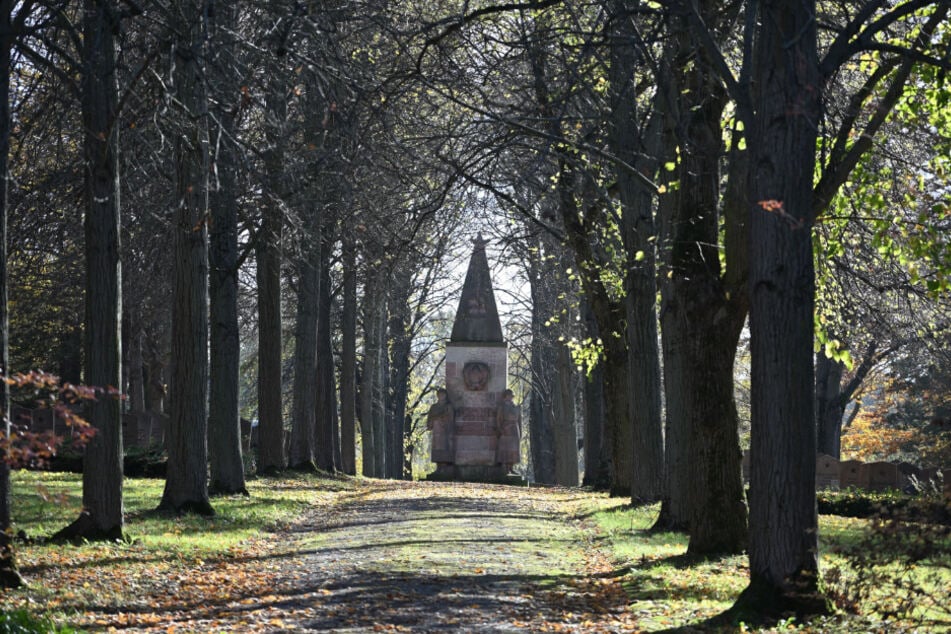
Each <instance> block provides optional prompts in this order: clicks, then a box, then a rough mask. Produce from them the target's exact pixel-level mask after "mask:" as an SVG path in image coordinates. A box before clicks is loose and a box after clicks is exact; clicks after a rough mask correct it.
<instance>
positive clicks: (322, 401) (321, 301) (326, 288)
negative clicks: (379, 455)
mask: <svg viewBox="0 0 951 634" xmlns="http://www.w3.org/2000/svg"><path fill="white" fill-rule="evenodd" d="M332 232H333V223H330V222H329V221H328V219H326V218H325V219H324V220H323V221H322V223H321V239H320V284H319V285H318V304H317V403H316V407H317V467H318V468H320V469H322V470H324V471H327V472H330V473H333V472H334V471H337V470H338V469H339V467H340V459H339V455H340V435H339V429H340V424H339V421H338V418H337V385H336V379H335V378H334V369H335V368H334V357H333V334H332V332H331V325H330V308H331V303H332V300H333V298H332V295H331V292H330V251H331V249H332V248H333V238H332Z"/></svg>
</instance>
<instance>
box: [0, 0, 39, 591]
mask: <svg viewBox="0 0 951 634" xmlns="http://www.w3.org/2000/svg"><path fill="white" fill-rule="evenodd" d="M32 4H33V3H32V2H24V3H23V4H21V5H20V6H19V11H18V12H17V13H14V8H17V7H16V5H17V3H16V2H13V0H4V1H3V2H0V91H2V93H3V94H2V99H0V373H2V376H3V378H4V379H6V378H7V377H8V376H9V374H10V348H9V341H8V332H9V324H10V318H9V313H8V310H9V308H8V305H7V214H8V210H7V201H8V200H9V187H10V178H9V170H10V166H9V158H10V128H11V126H12V121H11V119H10V72H11V70H12V69H11V67H10V60H11V51H12V49H13V44H14V37H15V33H16V30H15V29H14V27H17V29H21V28H22V27H23V23H24V22H25V20H26V18H27V16H28V15H29V13H30V9H31V7H32ZM0 416H2V419H0V424H2V426H3V427H2V432H3V433H2V436H0V440H7V439H8V438H10V386H9V385H7V383H6V381H5V380H4V381H0ZM12 533H13V531H12V530H11V525H10V465H9V464H8V463H7V455H6V450H5V449H4V450H2V452H0V587H3V588H16V587H19V586H22V585H23V583H24V581H23V578H22V577H21V576H20V573H19V572H18V571H17V565H16V558H15V557H14V554H13V534H12Z"/></svg>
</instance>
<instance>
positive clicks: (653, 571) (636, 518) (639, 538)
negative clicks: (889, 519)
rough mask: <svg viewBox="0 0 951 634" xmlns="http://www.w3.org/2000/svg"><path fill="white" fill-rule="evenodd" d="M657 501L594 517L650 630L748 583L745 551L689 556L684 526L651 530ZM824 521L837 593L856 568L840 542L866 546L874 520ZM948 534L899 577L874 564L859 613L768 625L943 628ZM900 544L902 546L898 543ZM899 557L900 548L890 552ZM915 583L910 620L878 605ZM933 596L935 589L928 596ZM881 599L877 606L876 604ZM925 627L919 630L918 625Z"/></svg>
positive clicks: (681, 621)
mask: <svg viewBox="0 0 951 634" xmlns="http://www.w3.org/2000/svg"><path fill="white" fill-rule="evenodd" d="M658 512H659V508H658V506H657V505H654V506H648V507H640V508H630V507H618V508H614V509H609V510H605V511H601V512H599V513H596V514H595V515H594V519H595V521H596V522H597V524H598V526H599V527H600V529H601V530H602V532H603V535H604V539H605V540H606V541H607V542H608V543H609V544H610V549H611V551H612V552H613V553H614V556H615V558H616V561H617V562H618V564H619V566H620V567H621V573H622V579H623V583H624V586H625V589H626V591H627V592H628V595H629V596H630V598H631V602H632V603H631V609H632V610H633V611H634V612H635V613H636V614H637V615H638V617H639V619H640V623H641V624H642V625H643V627H644V628H645V630H647V631H652V630H662V629H665V628H671V627H679V626H683V625H685V624H689V623H696V622H699V621H702V620H704V619H706V618H709V617H712V616H714V615H716V614H718V613H721V612H723V611H725V610H726V609H727V608H729V607H730V606H731V605H732V604H733V601H734V600H735V599H736V597H737V595H739V593H740V592H741V591H742V590H743V588H745V587H746V584H747V581H748V574H749V569H748V566H747V560H746V556H745V555H743V556H733V557H724V558H719V559H712V560H707V561H690V560H687V559H686V558H685V553H686V551H687V537H686V535H682V534H679V533H650V532H648V530H647V529H648V528H649V527H650V526H651V525H652V524H653V523H654V521H655V520H656V518H657V515H658ZM819 525H820V533H819V534H820V567H821V569H822V571H823V572H824V573H827V574H828V573H829V572H830V571H833V570H834V569H835V570H836V572H834V573H833V575H831V576H832V577H834V576H836V575H838V576H839V579H840V580H839V581H837V582H836V583H834V584H833V583H830V582H829V580H828V579H827V581H826V589H827V590H828V591H829V592H830V593H831V594H833V595H835V594H837V593H841V592H842V591H843V588H851V587H852V586H853V585H854V584H855V571H854V570H853V569H852V567H851V565H850V560H849V559H847V558H846V557H845V556H843V555H842V554H840V553H839V551H840V550H842V549H843V548H849V547H852V548H854V549H859V550H860V549H861V548H862V547H864V546H866V545H867V544H866V542H865V541H864V539H865V537H864V536H865V535H866V534H867V530H868V528H869V526H870V521H869V520H864V519H856V518H848V517H838V516H833V515H822V516H820V518H819ZM949 545H951V541H949V540H948V533H947V532H946V531H945V532H944V541H943V544H938V545H937V548H936V550H937V552H938V556H937V557H936V558H932V559H928V560H925V561H923V562H920V563H919V564H918V565H914V566H908V570H903V571H902V572H903V573H904V574H903V575H901V576H899V575H898V574H897V572H898V566H897V565H896V564H891V565H889V566H884V567H882V569H876V570H875V574H876V575H878V576H877V577H874V578H872V579H870V581H871V582H872V583H878V584H879V585H878V586H877V587H876V588H875V589H874V591H873V596H872V597H870V598H869V600H868V601H867V602H865V603H864V604H862V605H859V606H858V607H859V612H860V613H861V614H859V615H850V614H844V613H843V614H839V615H836V616H834V617H828V618H824V619H820V620H817V621H814V622H813V623H811V624H797V623H796V622H795V621H794V620H790V621H788V622H786V623H781V624H780V625H778V626H776V627H775V628H773V629H772V630H770V631H787V630H795V629H799V630H803V631H816V632H832V631H841V632H853V631H888V632H894V631H902V630H908V631H927V632H932V631H946V630H949V629H951V627H949V626H951V621H949V617H951V614H949V605H948V602H947V597H948V588H951V567H949V564H951V551H949ZM898 550H900V549H898ZM892 554H893V555H894V557H895V559H896V560H899V554H898V551H897V550H896V552H894V553H892ZM911 583H914V584H917V585H919V586H921V587H922V589H923V594H919V595H915V596H914V601H915V605H916V609H915V611H914V612H913V614H912V617H913V618H912V619H907V618H904V619H897V620H896V619H890V620H887V621H884V620H883V618H884V617H885V616H887V615H884V614H882V613H879V612H876V609H875V608H876V607H880V608H881V609H887V608H888V605H889V603H888V600H892V599H895V598H896V597H900V596H903V592H905V591H904V590H902V589H901V588H899V587H898V586H899V585H901V586H905V587H908V586H909V585H911ZM929 595H930V596H929ZM872 603H876V605H872ZM918 628H921V629H918Z"/></svg>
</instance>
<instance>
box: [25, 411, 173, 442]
mask: <svg viewBox="0 0 951 634" xmlns="http://www.w3.org/2000/svg"><path fill="white" fill-rule="evenodd" d="M10 416H11V421H12V422H13V424H14V425H17V426H18V427H21V428H22V429H24V430H26V431H29V432H32V433H34V434H40V433H43V432H47V431H49V432H53V433H54V434H55V435H57V436H67V435H68V434H69V427H68V426H67V425H66V423H65V422H64V421H63V419H62V418H60V417H59V416H56V415H55V412H54V411H53V410H52V409H49V408H47V407H41V408H37V409H30V408H28V407H21V406H19V405H13V406H12V407H11V408H10ZM167 427H168V417H167V416H165V415H164V414H154V413H151V412H140V413H139V414H133V413H131V412H127V413H125V414H123V415H122V445H123V447H125V448H126V449H128V448H130V447H148V446H150V445H155V444H162V443H163V442H164V438H165V429H166V428H167Z"/></svg>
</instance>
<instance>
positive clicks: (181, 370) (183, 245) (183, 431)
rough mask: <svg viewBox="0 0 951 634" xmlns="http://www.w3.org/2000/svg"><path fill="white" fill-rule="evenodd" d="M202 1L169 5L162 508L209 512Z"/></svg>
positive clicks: (206, 142)
mask: <svg viewBox="0 0 951 634" xmlns="http://www.w3.org/2000/svg"><path fill="white" fill-rule="evenodd" d="M203 9H204V6H203V4H202V3H199V2H196V1H194V0H178V2H176V3H175V4H174V5H173V6H172V15H173V17H174V21H175V32H176V33H177V34H178V36H177V37H178V40H177V41H176V42H175V45H174V48H173V51H172V54H173V56H174V57H173V60H172V61H173V66H172V68H173V70H172V81H171V85H172V91H173V94H172V97H173V98H174V100H175V103H176V104H177V108H176V110H178V111H179V115H180V119H179V121H177V122H174V124H175V125H177V126H178V127H177V131H176V135H175V146H174V147H175V158H176V183H175V195H176V201H175V203H176V213H175V219H174V224H173V227H172V231H173V233H174V251H175V268H174V276H175V277H174V281H173V298H174V299H173V305H172V351H171V352H172V362H171V391H170V394H169V406H170V410H171V411H170V420H169V426H168V432H167V434H166V446H167V449H168V466H167V470H166V479H165V491H164V493H163V494H162V501H161V502H160V503H159V509H160V510H168V511H174V512H183V511H187V512H196V513H200V514H203V515H212V514H213V513H214V510H213V509H212V507H211V504H210V502H209V500H208V414H207V410H206V407H207V401H208V388H207V385H208V227H207V223H206V219H207V213H208V127H207V119H208V117H207V100H206V96H205V86H204V85H203V83H202V78H203V71H202V67H201V64H202V46H203V43H204V33H203V31H204V27H205V23H204V15H203Z"/></svg>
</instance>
